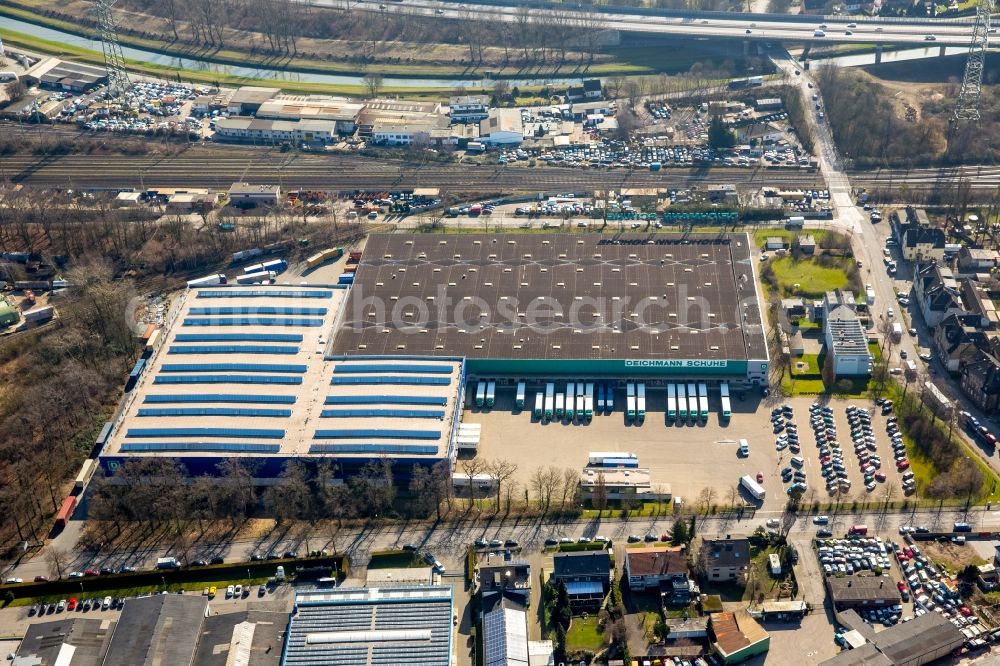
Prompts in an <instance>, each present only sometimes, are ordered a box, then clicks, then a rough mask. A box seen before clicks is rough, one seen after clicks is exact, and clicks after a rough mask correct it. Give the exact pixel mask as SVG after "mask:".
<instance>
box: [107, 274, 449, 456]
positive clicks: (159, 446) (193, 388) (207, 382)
mask: <svg viewBox="0 0 1000 666" xmlns="http://www.w3.org/2000/svg"><path fill="white" fill-rule="evenodd" d="M345 294H346V289H342V288H329V287H309V286H298V287H294V288H292V287H288V286H277V285H272V286H254V288H253V289H246V288H245V287H240V286H226V287H207V288H195V289H190V290H188V291H187V292H186V293H185V294H184V295H183V296H182V297H181V299H180V301H179V302H178V303H176V304H175V305H174V307H173V308H172V310H171V313H172V318H171V319H170V320H169V322H168V325H167V327H166V328H165V329H164V330H163V335H162V343H161V344H160V346H159V347H158V348H157V350H156V351H155V353H154V354H153V356H151V357H150V358H149V360H148V365H147V367H146V369H145V371H144V372H143V374H142V375H141V377H140V379H139V381H138V382H137V384H136V386H135V387H134V388H133V389H132V391H131V393H130V394H129V395H128V396H127V398H126V405H125V408H124V410H123V412H122V417H121V418H120V419H119V420H118V421H117V422H116V425H115V428H114V432H113V433H112V435H111V437H110V438H109V440H108V443H107V445H106V446H105V448H104V451H103V452H102V454H101V455H102V456H119V455H130V456H131V455H167V456H173V457H184V458H189V457H209V458H218V457H220V456H238V455H247V456H251V455H252V456H259V457H274V456H305V455H331V454H332V455H336V456H340V457H345V458H356V459H357V458H364V459H367V458H373V457H377V456H380V455H392V456H396V457H403V458H409V459H414V460H427V461H428V463H433V462H436V459H437V458H440V457H443V456H445V455H447V453H448V450H449V446H450V439H451V431H452V422H453V421H454V418H455V410H456V404H455V403H456V400H457V397H458V393H459V389H460V382H461V377H462V371H463V365H462V361H461V359H456V358H431V357H426V356H424V357H420V356H416V357H407V358H400V357H398V356H397V357H395V358H357V357H355V358H351V359H345V358H343V357H339V358H329V357H327V355H326V352H327V347H328V343H327V340H328V336H329V333H330V331H331V330H332V329H333V326H334V321H335V320H336V318H337V316H338V315H339V314H340V311H341V306H342V305H343V299H344V296H345ZM303 308H308V310H309V313H310V315H311V316H312V317H313V318H315V319H316V320H317V321H319V323H320V325H319V326H312V325H298V326H297V325H288V326H281V327H280V328H279V327H275V326H274V325H272V324H270V323H267V321H268V320H269V319H271V317H270V314H271V313H273V312H274V311H275V310H284V309H303ZM234 309H236V310H239V311H241V312H245V313H247V314H246V320H247V321H246V322H245V323H241V324H240V325H236V326H232V325H229V324H228V323H217V322H219V321H223V320H227V319H230V318H231V317H230V316H229V315H230V313H231V312H232V311H233V310H234ZM194 312H196V313H197V314H198V316H199V317H198V320H199V323H198V324H197V325H193V324H192V323H191V319H192V317H190V316H189V315H191V314H193V313H194ZM262 321H263V323H262ZM247 342H252V343H253V344H246V343H247ZM430 380H433V381H430Z"/></svg>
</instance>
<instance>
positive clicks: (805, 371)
mask: <svg viewBox="0 0 1000 666" xmlns="http://www.w3.org/2000/svg"><path fill="white" fill-rule="evenodd" d="M796 363H805V364H806V366H807V367H805V368H802V369H796V367H795V364H796ZM819 367H820V366H819V354H803V355H802V356H799V357H797V358H795V359H794V360H793V362H792V375H800V376H801V375H814V376H818V375H819Z"/></svg>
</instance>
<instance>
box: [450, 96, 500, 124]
mask: <svg viewBox="0 0 1000 666" xmlns="http://www.w3.org/2000/svg"><path fill="white" fill-rule="evenodd" d="M448 110H449V113H448V114H449V115H450V116H451V121H452V122H453V123H470V122H479V121H480V120H482V119H483V118H488V117H489V115H490V98H489V97H487V96H486V95H456V96H454V97H452V98H451V99H450V100H449V102H448Z"/></svg>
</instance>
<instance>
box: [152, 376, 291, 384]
mask: <svg viewBox="0 0 1000 666" xmlns="http://www.w3.org/2000/svg"><path fill="white" fill-rule="evenodd" d="M153 383H154V384H301V383H302V378H301V377H288V376H282V375H171V376H167V377H156V378H154V379H153Z"/></svg>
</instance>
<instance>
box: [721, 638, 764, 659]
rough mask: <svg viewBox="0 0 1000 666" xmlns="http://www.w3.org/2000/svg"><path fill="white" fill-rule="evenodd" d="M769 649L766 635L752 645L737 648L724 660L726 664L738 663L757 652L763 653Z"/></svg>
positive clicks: (757, 653) (754, 655)
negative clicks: (740, 648)
mask: <svg viewBox="0 0 1000 666" xmlns="http://www.w3.org/2000/svg"><path fill="white" fill-rule="evenodd" d="M769 649H771V637H770V636H768V637H767V638H765V639H763V640H760V641H757V642H756V643H754V644H752V645H748V646H746V647H745V648H743V649H742V650H737V651H736V652H734V653H732V654H731V655H729V657H728V658H727V659H725V662H726V663H727V664H739V663H741V662H744V661H746V660H747V659H750V658H751V657H756V656H757V655H759V654H764V653H765V652H767V651H768V650H769Z"/></svg>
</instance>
